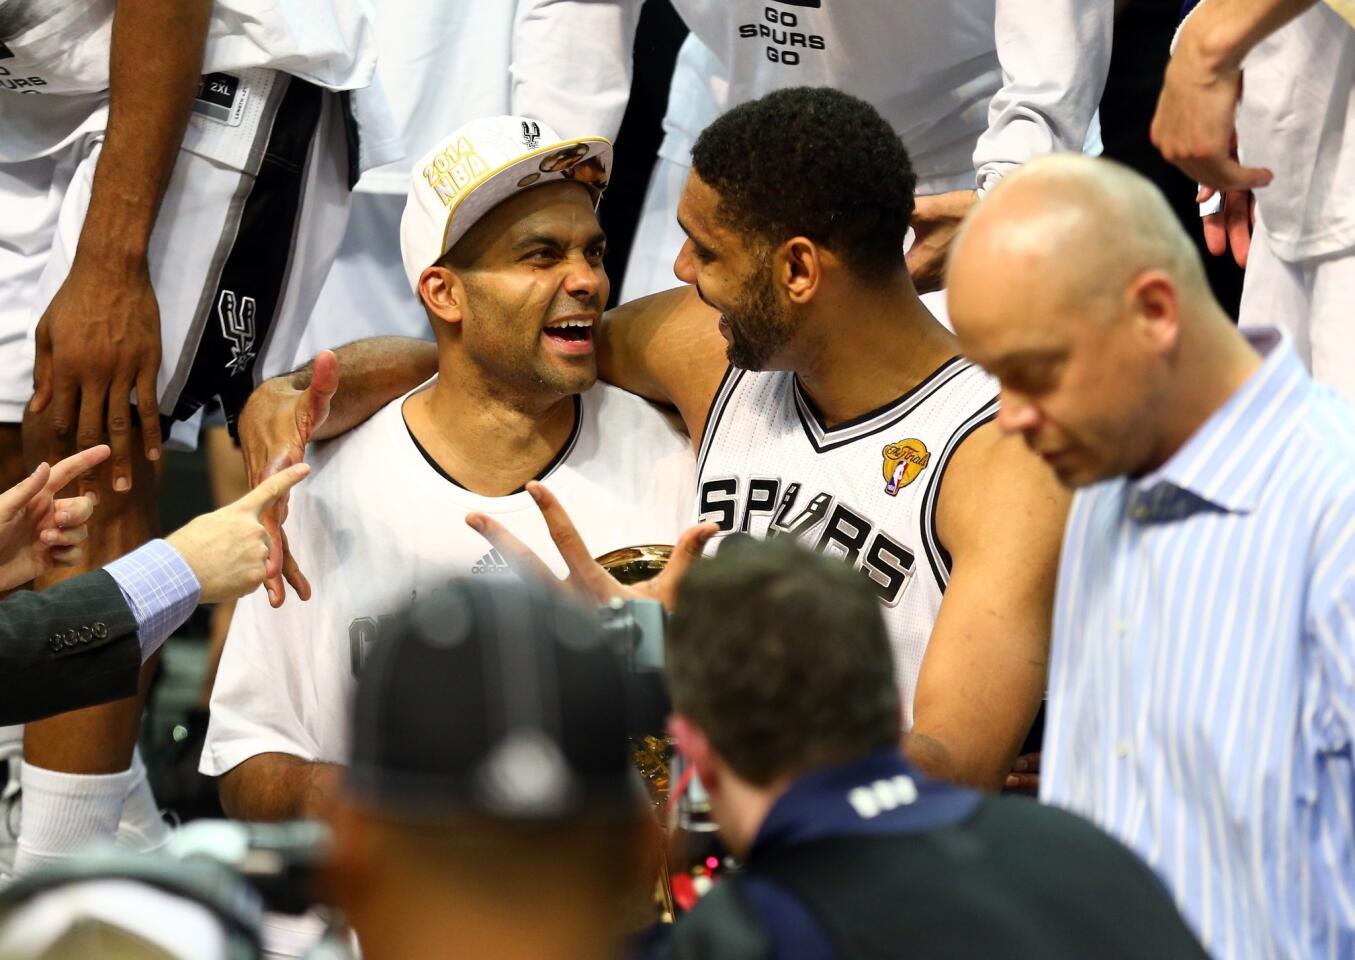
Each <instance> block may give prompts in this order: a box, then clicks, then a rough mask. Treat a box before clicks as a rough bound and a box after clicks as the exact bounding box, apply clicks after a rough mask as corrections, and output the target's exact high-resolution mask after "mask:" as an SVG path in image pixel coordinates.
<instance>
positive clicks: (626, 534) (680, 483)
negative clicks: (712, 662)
mask: <svg viewBox="0 0 1355 960" xmlns="http://www.w3.org/2000/svg"><path fill="white" fill-rule="evenodd" d="M420 389H422V388H420ZM403 402H404V398H401V399H400V400H397V401H395V402H393V403H391V404H388V405H387V406H386V407H384V408H383V409H382V410H381V411H380V412H378V413H377V414H376V416H374V417H372V418H371V419H370V420H369V421H367V423H365V424H363V425H362V426H360V427H358V428H357V429H356V430H353V431H351V432H350V433H347V434H345V435H344V436H342V437H340V438H338V439H336V440H334V441H332V442H331V443H328V444H323V445H318V446H316V447H315V448H313V451H312V453H311V455H310V456H309V457H308V459H309V461H310V462H311V463H312V464H313V467H314V471H313V472H312V474H311V475H310V476H309V477H308V478H307V479H306V482H305V483H303V484H301V485H300V486H299V487H297V488H296V490H294V491H293V492H292V495H291V506H290V509H289V511H288V516H287V523H286V531H287V538H288V541H289V543H290V545H291V548H292V551H293V552H294V553H295V555H296V557H297V560H298V562H299V563H300V564H301V567H302V569H303V570H304V571H305V572H306V574H307V576H308V577H309V579H310V582H311V586H312V588H313V591H314V592H313V594H312V597H311V599H310V601H309V602H306V603H302V602H300V601H298V600H297V599H296V598H295V597H291V598H289V599H288V600H287V602H286V603H285V604H283V606H282V607H281V608H279V609H276V610H275V609H273V608H272V607H270V606H269V605H268V598H267V595H266V593H265V592H264V591H263V590H256V591H255V592H254V593H253V594H251V595H250V596H248V597H245V598H244V599H242V600H241V601H240V602H239V603H237V604H236V607H235V616H234V618H233V619H232V620H231V629H230V635H229V637H228V639H227V641H226V649H225V653H224V654H223V655H222V658H221V666H220V668H219V669H218V672H217V676H216V686H215V688H214V689H213V691H212V719H211V726H210V728H209V730H208V733H207V742H206V745H205V748H204V750H203V754H202V764H201V770H202V772H203V773H206V774H209V775H212V776H219V775H221V774H223V773H225V772H226V771H228V770H230V769H231V768H233V767H235V766H236V765H237V764H239V763H241V762H243V761H244V760H247V759H248V758H249V757H252V756H255V755H256V754H260V753H269V752H278V753H287V754H292V755H294V756H298V757H301V758H303V759H306V760H320V761H328V762H335V763H343V762H346V761H347V757H348V743H349V737H348V710H349V697H350V695H351V693H352V689H353V684H354V679H355V675H356V673H357V671H358V670H359V669H360V668H361V665H362V661H363V658H364V656H365V654H366V651H367V648H368V645H369V644H370V643H372V641H373V640H375V639H376V638H377V637H378V636H379V634H380V632H381V625H382V623H383V621H384V620H385V618H388V617H390V616H391V615H392V614H395V613H397V612H399V611H400V609H401V608H402V607H404V606H405V605H406V604H408V603H409V602H410V600H411V599H412V598H414V597H415V596H416V595H417V594H418V593H419V592H421V591H424V590H427V589H429V588H431V587H436V586H437V585H439V584H441V583H444V582H446V581H447V580H448V579H450V578H453V577H464V576H507V575H511V574H510V573H509V572H508V570H507V567H506V564H505V563H504V561H503V558H502V557H501V556H500V555H499V554H498V552H497V551H496V550H494V549H492V548H491V546H490V544H489V543H488V541H486V540H484V539H483V538H482V537H481V536H480V535H479V534H477V533H476V532H475V531H473V530H471V529H470V528H469V527H468V526H466V524H465V516H466V514H467V513H469V512H471V511H480V512H482V513H486V514H489V515H491V516H493V517H494V518H495V519H497V520H498V521H499V522H500V523H502V524H503V525H504V526H505V527H507V528H508V529H509V530H511V531H512V532H513V533H514V534H516V535H517V536H518V537H519V538H520V539H522V540H523V541H524V542H526V543H527V544H528V545H529V546H531V547H532V549H534V550H535V551H536V552H537V553H538V554H539V555H540V556H541V557H542V558H543V559H544V560H545V561H546V562H547V563H548V564H549V565H550V566H551V567H552V569H554V570H555V572H556V573H557V574H559V575H560V576H564V574H565V573H566V572H567V571H566V569H565V566H564V563H563V561H562V560H560V558H559V553H558V551H556V549H555V545H554V543H553V542H552V541H551V539H550V535H549V533H548V532H547V530H546V526H545V522H544V521H543V520H542V518H541V513H540V511H539V510H538V509H537V507H536V505H535V503H534V502H533V501H532V499H531V497H530V496H528V495H527V494H526V493H516V494H512V495H510V496H506V497H482V496H479V495H478V494H474V493H471V492H470V491H468V490H466V489H464V488H462V487H459V486H457V485H456V484H455V483H453V482H451V481H450V480H448V479H447V478H446V477H445V476H443V475H442V474H441V473H440V472H439V471H437V470H436V469H434V467H433V466H432V465H431V464H430V463H429V462H428V461H427V460H426V459H425V457H424V455H423V454H422V453H421V452H420V450H419V449H418V447H417V446H416V445H415V443H414V441H413V439H412V437H411V435H410V433H409V430H408V428H407V427H406V425H405V421H404V417H403V414H402V406H403ZM578 403H579V405H580V414H579V416H578V419H577V427H576V430H575V434H574V436H573V437H571V438H570V440H569V442H568V443H567V444H566V445H565V447H564V448H563V449H562V452H561V455H560V457H559V458H558V459H557V461H556V463H555V464H554V465H553V466H552V467H550V468H548V470H547V471H546V475H545V476H544V477H543V480H544V482H545V483H546V484H547V486H548V487H549V488H550V490H551V492H552V493H554V494H555V495H556V496H557V497H558V498H559V500H560V502H561V503H562V504H563V505H564V507H565V509H566V510H568V511H569V514H570V517H571V518H572V519H573V521H574V523H575V525H576V526H577V527H578V529H579V532H580V534H581V535H582V536H583V538H584V541H585V542H586V543H587V544H588V547H589V549H590V550H591V551H592V552H593V554H594V556H600V555H602V554H603V553H607V552H609V551H611V550H615V549H618V548H620V547H626V546H635V545H639V544H649V543H660V544H672V543H674V542H676V539H677V536H678V534H679V533H680V532H681V531H682V530H683V529H684V528H685V526H687V525H688V524H689V523H690V521H691V517H692V504H693V501H694V494H693V488H694V483H693V478H694V474H695V471H694V463H693V457H692V452H691V446H690V443H689V441H688V439H687V438H686V436H684V435H683V434H682V433H681V432H679V431H678V430H677V429H676V428H675V427H674V426H673V424H672V422H671V421H670V420H669V419H668V418H667V417H666V416H665V415H664V414H663V413H662V412H660V411H659V410H658V409H657V408H655V407H653V406H651V405H650V404H649V403H647V402H646V401H644V400H641V399H640V398H638V397H635V396H633V395H631V394H628V393H626V392H625V391H623V390H620V389H618V388H616V387H612V386H608V385H605V384H598V385H597V386H595V387H593V388H592V389H591V390H589V391H588V392H586V393H584V394H583V395H582V396H581V397H580V398H579V400H578Z"/></svg>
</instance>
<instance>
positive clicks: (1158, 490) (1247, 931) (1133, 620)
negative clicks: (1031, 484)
mask: <svg viewBox="0 0 1355 960" xmlns="http://www.w3.org/2000/svg"><path fill="white" fill-rule="evenodd" d="M1249 339H1251V340H1252V344H1253V346H1255V347H1256V348H1257V349H1258V350H1259V351H1260V352H1261V353H1262V354H1264V355H1265V361H1264V363H1263V365H1262V366H1261V368H1260V370H1259V371H1257V373H1255V374H1254V375H1253V376H1252V377H1251V378H1250V379H1249V380H1248V381H1247V382H1246V383H1245V384H1244V385H1243V386H1242V388H1241V389H1240V390H1238V391H1237V393H1235V394H1234V395H1233V396H1232V397H1231V398H1230V399H1229V400H1228V402H1227V403H1226V404H1225V405H1224V406H1223V407H1222V408H1221V409H1220V410H1218V411H1217V412H1216V413H1215V414H1214V415H1213V416H1212V417H1211V418H1210V419H1209V420H1208V421H1206V422H1205V424H1204V425H1203V426H1202V427H1201V428H1200V429H1199V430H1198V431H1197V432H1196V433H1195V434H1194V435H1193V436H1191V438H1190V439H1189V440H1188V441H1187V442H1186V443H1185V445H1183V446H1182V447H1181V449H1180V450H1178V451H1177V452H1176V454H1175V455H1174V456H1172V457H1171V459H1170V460H1169V461H1168V462H1167V463H1166V464H1164V465H1163V466H1162V467H1161V468H1160V469H1159V470H1157V471H1156V472H1154V473H1152V474H1150V475H1147V476H1144V477H1141V478H1139V479H1137V480H1130V479H1127V478H1123V477H1122V478H1119V479H1116V480H1112V481H1108V482H1105V483H1100V484H1097V485H1095V486H1092V487H1088V488H1087V489H1085V490H1082V491H1079V492H1078V493H1077V495H1076V496H1075V497H1074V498H1073V505H1072V510H1071V513H1070V514H1069V518H1068V526H1067V529H1066V531H1065V533H1064V540H1063V556H1062V560H1061V563H1060V567H1059V580H1058V594H1057V600H1056V606H1055V612H1054V637H1053V651H1052V655H1051V663H1050V677H1049V684H1050V687H1049V704H1048V716H1047V720H1046V727H1045V730H1046V732H1045V741H1044V758H1043V768H1042V771H1041V777H1040V780H1041V783H1040V795H1041V799H1042V800H1044V801H1045V802H1046V803H1052V804H1055V805H1057V806H1060V807H1064V808H1066V809H1068V810H1072V811H1074V812H1076V813H1079V814H1082V815H1083V816H1085V817H1088V818H1089V819H1091V820H1092V821H1094V822H1095V823H1097V824H1098V825H1100V826H1101V827H1102V828H1103V829H1105V830H1106V831H1107V832H1109V833H1110V834H1112V835H1113V836H1115V837H1118V838H1119V839H1120V840H1122V841H1123V842H1124V843H1125V844H1127V845H1128V846H1129V847H1131V848H1132V849H1134V850H1135V851H1137V852H1138V853H1139V855H1140V856H1142V857H1143V858H1144V859H1145V860H1146V861H1147V862H1148V864H1149V865H1150V866H1151V867H1152V868H1153V869H1154V870H1155V871H1156V872H1157V873H1158V875H1159V876H1160V877H1161V878H1162V879H1163V881H1164V882H1165V883H1166V884H1167V886H1168V887H1169V888H1170V890H1171V892H1172V894H1173V895H1174V896H1175V898H1176V902H1177V905H1178V907H1179V908H1180V909H1181V912H1182V914H1183V915H1184V916H1185V918H1186V920H1187V922H1189V923H1190V925H1191V927H1192V929H1194V930H1195V932H1196V933H1197V934H1198V935H1199V936H1200V939H1201V940H1202V941H1203V943H1204V945H1205V947H1206V948H1207V949H1208V950H1209V952H1210V953H1211V954H1212V955H1213V956H1216V957H1219V958H1224V957H1227V958H1230V960H1231V958H1235V957H1237V958H1251V957H1257V958H1261V957H1265V958H1269V957H1286V958H1295V960H1297V958H1300V957H1302V958H1311V957H1331V958H1342V960H1350V958H1355V805H1352V793H1355V768H1353V767H1352V759H1351V749H1352V748H1351V742H1352V737H1355V408H1353V407H1351V406H1350V405H1349V404H1348V403H1347V402H1345V401H1344V400H1342V399H1340V398H1339V397H1337V396H1336V394H1335V393H1334V392H1333V391H1331V390H1330V389H1328V388H1326V387H1323V386H1321V385H1318V384H1316V383H1314V382H1313V380H1312V379H1311V378H1310V377H1309V376H1308V374H1307V373H1306V372H1305V371H1304V369H1303V367H1302V366H1301V365H1300V363H1299V361H1298V359H1297V357H1296V356H1295V354H1294V351H1293V350H1292V348H1291V347H1290V345H1289V343H1288V342H1287V341H1283V340H1281V338H1280V335H1279V334H1278V333H1277V332H1276V331H1273V330H1266V331H1253V332H1252V334H1251V336H1250V337H1249Z"/></svg>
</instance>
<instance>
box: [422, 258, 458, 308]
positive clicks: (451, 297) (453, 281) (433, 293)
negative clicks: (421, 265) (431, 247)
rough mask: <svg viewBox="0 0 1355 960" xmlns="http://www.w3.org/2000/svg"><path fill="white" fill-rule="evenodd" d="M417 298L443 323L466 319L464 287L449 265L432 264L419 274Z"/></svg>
mask: <svg viewBox="0 0 1355 960" xmlns="http://www.w3.org/2000/svg"><path fill="white" fill-rule="evenodd" d="M419 299H421V300H422V301H423V305H424V308H425V309H426V310H427V311H428V312H429V313H430V314H431V315H432V316H434V317H436V318H437V319H439V320H442V321H443V322H445V323H461V322H462V321H463V320H465V319H466V306H467V301H466V287H465V284H463V283H462V282H461V277H460V276H458V275H457V273H456V271H455V270H452V269H450V268H449V267H443V266H439V265H437V264H434V265H433V266H431V267H428V268H427V269H425V270H424V272H423V273H421V274H420V275H419Z"/></svg>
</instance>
